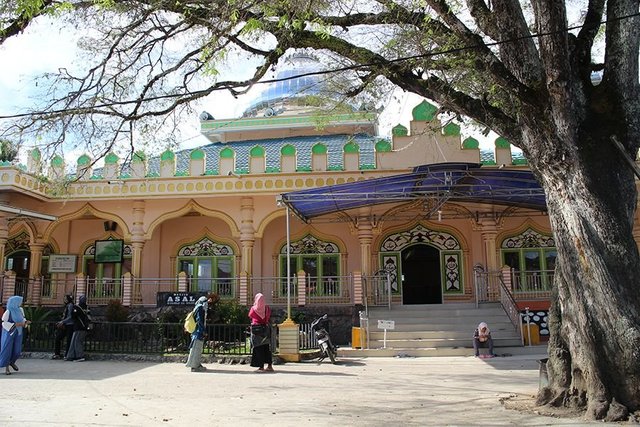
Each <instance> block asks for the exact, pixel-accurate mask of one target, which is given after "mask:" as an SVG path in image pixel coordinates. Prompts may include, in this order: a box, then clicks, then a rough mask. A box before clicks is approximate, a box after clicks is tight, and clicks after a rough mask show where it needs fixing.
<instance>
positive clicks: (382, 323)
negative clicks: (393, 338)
mask: <svg viewBox="0 0 640 427" xmlns="http://www.w3.org/2000/svg"><path fill="white" fill-rule="evenodd" d="M395 328H396V322H395V321H393V320H378V329H384V330H387V329H395Z"/></svg>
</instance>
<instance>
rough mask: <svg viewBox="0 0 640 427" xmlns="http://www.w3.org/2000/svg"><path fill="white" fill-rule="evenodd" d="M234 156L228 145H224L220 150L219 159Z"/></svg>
mask: <svg viewBox="0 0 640 427" xmlns="http://www.w3.org/2000/svg"><path fill="white" fill-rule="evenodd" d="M234 156H235V153H234V151H233V150H232V149H231V148H229V147H226V148H224V149H223V150H222V151H220V158H221V159H233V158H234Z"/></svg>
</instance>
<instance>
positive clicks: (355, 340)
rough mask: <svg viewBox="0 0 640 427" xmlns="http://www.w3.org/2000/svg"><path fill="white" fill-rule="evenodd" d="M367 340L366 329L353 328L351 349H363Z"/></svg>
mask: <svg viewBox="0 0 640 427" xmlns="http://www.w3.org/2000/svg"><path fill="white" fill-rule="evenodd" d="M366 338H367V332H366V331H365V329H364V328H357V327H355V326H354V327H353V328H351V347H353V348H362V347H363V343H364V342H365V340H366Z"/></svg>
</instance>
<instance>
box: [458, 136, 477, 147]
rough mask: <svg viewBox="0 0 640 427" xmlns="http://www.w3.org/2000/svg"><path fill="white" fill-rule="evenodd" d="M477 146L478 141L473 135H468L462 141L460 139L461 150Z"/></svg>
mask: <svg viewBox="0 0 640 427" xmlns="http://www.w3.org/2000/svg"><path fill="white" fill-rule="evenodd" d="M478 147H480V143H479V142H478V140H477V139H475V138H473V137H471V136H470V137H469V138H467V139H465V140H464V141H462V149H463V150H471V149H477V148H478Z"/></svg>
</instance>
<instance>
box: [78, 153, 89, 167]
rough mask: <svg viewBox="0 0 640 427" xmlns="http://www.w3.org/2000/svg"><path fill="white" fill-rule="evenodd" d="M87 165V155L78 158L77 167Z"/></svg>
mask: <svg viewBox="0 0 640 427" xmlns="http://www.w3.org/2000/svg"><path fill="white" fill-rule="evenodd" d="M89 163H91V157H89V156H88V155H87V154H83V155H82V156H80V157H78V166H86V165H88V164H89Z"/></svg>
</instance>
